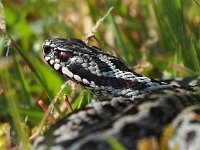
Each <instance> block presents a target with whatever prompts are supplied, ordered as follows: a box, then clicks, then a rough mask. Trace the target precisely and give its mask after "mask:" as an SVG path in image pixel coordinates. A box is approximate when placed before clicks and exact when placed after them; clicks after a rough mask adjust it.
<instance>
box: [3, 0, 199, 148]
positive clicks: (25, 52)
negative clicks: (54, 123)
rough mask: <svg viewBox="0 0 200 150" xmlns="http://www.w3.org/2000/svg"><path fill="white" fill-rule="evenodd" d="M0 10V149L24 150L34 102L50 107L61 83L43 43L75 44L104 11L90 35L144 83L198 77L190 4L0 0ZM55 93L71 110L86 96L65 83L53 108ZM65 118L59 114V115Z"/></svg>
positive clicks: (194, 6) (37, 116)
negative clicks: (146, 79)
mask: <svg viewBox="0 0 200 150" xmlns="http://www.w3.org/2000/svg"><path fill="white" fill-rule="evenodd" d="M0 4H1V5H0V6H1V8H0V24H1V32H0V34H1V39H0V40H1V41H0V42H1V44H0V149H1V148H8V145H9V143H10V142H11V143H12V146H18V145H19V143H20V142H24V143H25V144H22V145H23V146H24V147H26V148H30V144H29V141H28V140H27V138H28V137H30V136H31V135H32V134H33V132H34V131H35V130H36V129H37V126H38V125H39V124H40V122H41V120H42V118H43V116H44V114H45V113H44V112H43V111H42V110H41V108H40V107H39V105H38V100H43V102H44V103H45V105H47V106H48V105H50V103H51V101H52V100H53V97H55V96H56V95H57V93H58V92H59V91H60V88H61V85H62V84H63V83H64V82H65V81H66V78H64V77H62V76H61V75H59V74H58V73H56V72H55V71H53V70H52V69H50V67H49V66H48V65H47V64H46V63H45V62H44V61H43V58H42V50H41V45H42V43H43V41H44V40H45V39H47V38H50V37H60V38H69V37H70V38H79V39H82V38H83V36H84V35H85V34H86V33H88V32H90V30H91V28H92V27H93V26H94V24H95V22H96V21H97V20H98V19H99V18H100V17H102V16H104V15H105V14H106V12H107V11H108V9H109V8H110V7H111V6H113V7H114V10H113V11H112V12H111V14H110V15H109V16H108V17H107V18H106V19H105V20H104V22H103V23H102V24H101V26H100V27H99V28H98V30H97V34H96V37H97V38H98V40H99V47H101V48H102V49H105V50H107V51H108V52H111V53H112V54H113V53H114V54H115V55H116V56H117V57H119V58H120V59H121V60H123V61H124V62H125V63H126V64H127V65H128V66H129V67H130V68H132V69H133V70H134V71H136V72H138V73H142V74H144V75H146V76H148V77H152V78H160V79H166V78H175V77H183V76H196V75H199V74H200V60H199V58H200V1H198V0H121V1H120V0H110V1H109V0H88V1H84V0H76V1H75V0H40V1H39V0H38V1H37V0H14V1H13V0H2V2H1V1H0ZM4 25H6V29H3V28H2V26H4ZM2 30H4V31H6V34H5V33H4V32H3V31H2ZM8 36H10V37H11V38H12V39H13V42H9V38H8ZM15 44H17V47H18V49H16V48H17V47H16V45H15ZM71 87H73V90H72V88H71ZM74 90H75V92H74ZM63 94H68V96H69V99H70V100H71V101H72V107H73V108H74V109H78V108H80V107H81V106H83V105H85V104H86V103H88V102H89V99H90V97H91V96H90V94H89V93H87V92H85V91H84V90H81V88H80V87H78V86H74V85H69V86H67V87H66V88H65V90H64V91H63V92H62V94H61V96H60V98H59V101H58V102H57V105H56V106H60V105H62V103H63V98H62V96H63ZM60 107H61V106H60ZM56 110H57V111H59V108H58V107H56ZM66 114H67V111H66V110H62V112H60V116H61V117H63V116H65V115H66ZM9 128H11V131H10V132H9ZM1 133H3V134H1ZM7 144H8V145H7ZM116 149H117V148H116Z"/></svg>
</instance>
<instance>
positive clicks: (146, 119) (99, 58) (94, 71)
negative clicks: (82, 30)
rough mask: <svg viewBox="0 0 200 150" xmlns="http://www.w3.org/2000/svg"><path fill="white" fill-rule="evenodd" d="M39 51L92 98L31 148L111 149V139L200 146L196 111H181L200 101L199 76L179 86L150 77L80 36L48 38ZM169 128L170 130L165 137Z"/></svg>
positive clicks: (137, 145)
mask: <svg viewBox="0 0 200 150" xmlns="http://www.w3.org/2000/svg"><path fill="white" fill-rule="evenodd" d="M43 54H44V59H45V61H46V62H47V63H48V64H49V65H50V66H51V67H52V68H53V69H54V70H56V71H58V72H60V73H61V74H62V75H65V76H67V77H68V78H69V79H71V80H73V81H74V82H76V83H78V84H80V85H82V86H83V87H85V88H86V89H88V90H90V91H91V92H93V93H94V95H95V97H94V98H95V101H94V102H92V103H91V104H88V105H87V106H86V107H85V108H82V109H80V110H78V111H75V112H73V113H71V114H69V115H67V116H66V117H65V118H63V119H61V120H60V121H58V122H57V123H56V124H55V125H54V126H52V128H50V129H49V130H48V131H47V132H46V133H45V134H44V135H43V136H40V137H39V138H37V139H36V140H35V142H34V145H33V149H38V150H43V149H52V150H53V149H59V150H61V149H80V150H89V149H91V150H92V149H98V150H101V149H102V150H105V149H108V150H110V149H113V148H114V147H113V141H117V142H118V143H120V144H121V145H122V146H123V147H124V148H126V149H141V150H142V149H155V150H158V149H164V148H165V149H174V148H177V147H178V148H179V149H185V150H186V149H191V150H193V149H200V145H199V144H198V143H200V142H198V141H200V139H199V137H200V131H199V130H200V124H199V123H200V120H198V119H197V118H198V117H194V116H195V115H194V114H196V116H198V115H199V110H200V109H195V110H193V109H190V111H189V112H188V113H185V111H183V110H184V109H185V108H187V107H188V106H192V105H197V104H198V103H199V101H200V90H199V86H198V83H197V82H198V80H193V81H192V82H190V83H193V86H189V85H188V86H184V87H183V86H175V85H172V84H169V83H165V82H159V81H156V80H152V79H149V78H147V77H144V76H142V75H140V74H137V73H134V72H131V71H130V70H129V69H128V68H127V67H126V66H125V65H124V63H122V62H121V61H120V60H119V59H118V58H116V57H114V56H111V55H109V54H107V53H105V52H103V51H102V50H101V49H99V48H97V47H95V46H91V45H89V44H86V43H84V42H83V41H81V40H78V39H58V38H55V39H48V40H46V41H45V42H44V44H43ZM183 114H185V115H183ZM191 114H193V115H191ZM168 128H169V129H172V131H173V132H170V133H171V134H170V136H167V137H168V139H166V136H165V133H167V134H169V133H168V132H167V129H168ZM163 143H164V144H163ZM145 144H146V145H145Z"/></svg>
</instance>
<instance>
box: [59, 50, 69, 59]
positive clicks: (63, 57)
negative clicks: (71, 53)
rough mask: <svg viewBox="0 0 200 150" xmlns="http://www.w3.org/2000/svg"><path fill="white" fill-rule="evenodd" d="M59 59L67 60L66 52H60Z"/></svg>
mask: <svg viewBox="0 0 200 150" xmlns="http://www.w3.org/2000/svg"><path fill="white" fill-rule="evenodd" d="M59 57H60V60H61V61H66V60H67V59H68V54H67V52H60V54H59Z"/></svg>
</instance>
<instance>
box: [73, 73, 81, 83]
mask: <svg viewBox="0 0 200 150" xmlns="http://www.w3.org/2000/svg"><path fill="white" fill-rule="evenodd" d="M74 79H75V80H76V81H79V82H81V81H82V79H81V77H80V76H78V75H74Z"/></svg>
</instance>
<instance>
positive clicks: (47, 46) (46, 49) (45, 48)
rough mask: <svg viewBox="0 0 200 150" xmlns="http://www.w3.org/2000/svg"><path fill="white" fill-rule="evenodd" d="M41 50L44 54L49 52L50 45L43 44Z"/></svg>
mask: <svg viewBox="0 0 200 150" xmlns="http://www.w3.org/2000/svg"><path fill="white" fill-rule="evenodd" d="M43 51H44V53H45V54H49V53H50V52H51V47H50V46H49V45H43Z"/></svg>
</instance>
